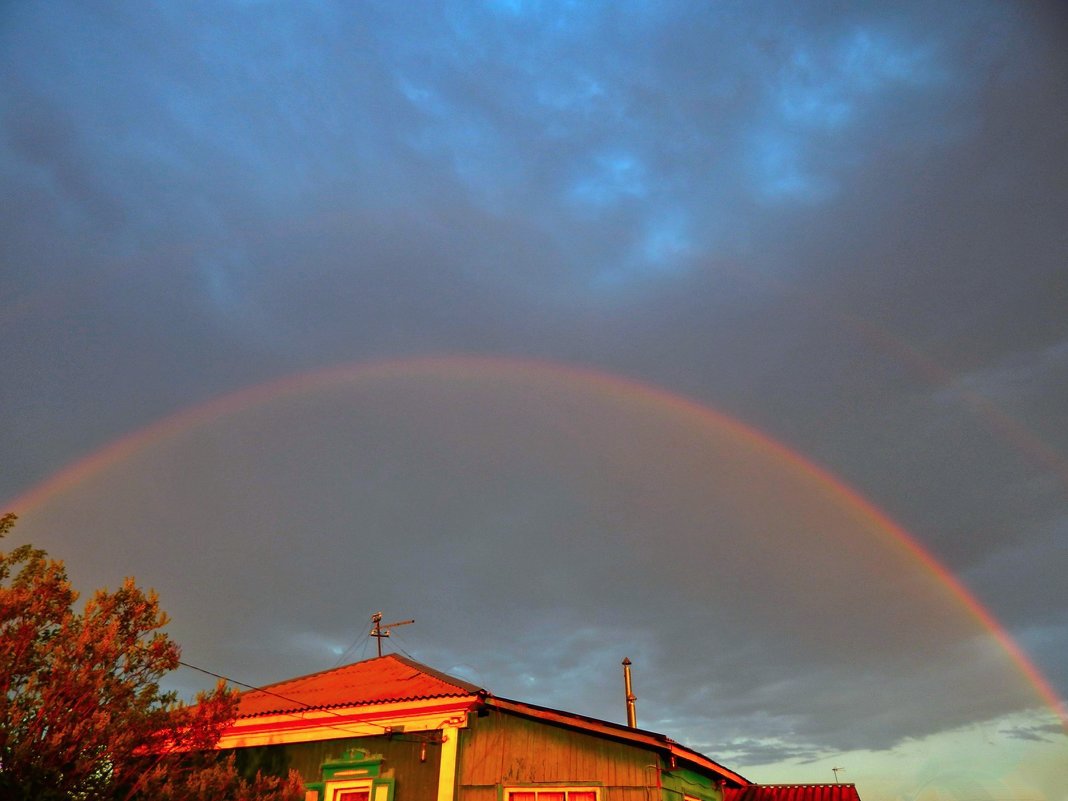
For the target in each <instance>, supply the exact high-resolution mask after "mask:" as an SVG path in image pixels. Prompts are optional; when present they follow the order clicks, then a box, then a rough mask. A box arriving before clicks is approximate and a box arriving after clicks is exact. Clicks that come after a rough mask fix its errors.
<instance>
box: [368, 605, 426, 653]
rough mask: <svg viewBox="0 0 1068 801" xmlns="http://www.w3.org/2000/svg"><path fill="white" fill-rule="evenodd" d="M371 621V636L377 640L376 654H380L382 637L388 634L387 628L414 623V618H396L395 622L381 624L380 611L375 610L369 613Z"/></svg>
mask: <svg viewBox="0 0 1068 801" xmlns="http://www.w3.org/2000/svg"><path fill="white" fill-rule="evenodd" d="M371 622H372V623H374V625H373V626H372V627H371V636H372V637H374V638H375V639H376V640H378V655H379V656H382V638H383V637H388V636H389V630H390V629H391V628H393V627H394V626H407V625H408V624H409V623H414V622H415V618H414V617H413V618H412V619H411V620H398V621H397V622H396V623H387V624H386V625H384V626H383V625H382V613H381V612H375V613H374V614H373V615H371Z"/></svg>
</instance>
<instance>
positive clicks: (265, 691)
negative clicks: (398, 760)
mask: <svg viewBox="0 0 1068 801" xmlns="http://www.w3.org/2000/svg"><path fill="white" fill-rule="evenodd" d="M178 664H179V665H181V666H183V667H187V668H189V669H190V670H196V671H199V672H200V673H204V674H206V675H208V676H214V677H215V678H217V679H222V680H223V681H225V682H228V683H230V684H236V685H237V686H238V687H245V688H247V689H249V690H253V691H255V692H260V693H263V694H264V695H270V696H272V697H274V698H278V699H280V700H282V701H286V702H287V703H290V704H296V705H297V706H302V707H304V708H306V709H310V710H314V711H316V712H323V713H325V714H327V715H333V716H334V717H336V718H344V715H339V714H338V713H337V712H334V711H333V710H332V709H325V708H323V707H318V706H313V705H312V704H309V703H306V702H305V701H300V700H298V699H296V698H289V697H287V696H284V695H281V694H280V693H276V692H273V691H272V690H268V689H265V688H263V687H257V686H256V685H255V684H249V683H248V682H244V681H238V680H237V679H233V678H230V677H229V676H224V675H223V674H221V673H215V672H214V671H211V670H207V669H205V668H202V667H197V666H196V665H191V664H190V663H189V662H184V661H182V660H181V659H179V660H178ZM277 714H279V715H288V716H290V717H294V718H297V719H299V720H304V719H305V718H304V715H303V713H297V712H281V711H280V712H278V713H277ZM363 722H364V723H366V724H367V725H368V726H377V727H378V728H380V729H382V731H384V732H385V731H389V729H390V727H389V726H384V725H382V724H381V723H375V722H374V721H371V720H366V721H363ZM323 725H324V726H326V727H327V728H329V729H335V730H337V731H343V732H345V733H346V734H351V735H353V736H354V737H365V736H367V735H366V733H365V732H360V731H356V730H354V729H347V728H345V727H344V726H338V725H333V724H330V723H324V724H323Z"/></svg>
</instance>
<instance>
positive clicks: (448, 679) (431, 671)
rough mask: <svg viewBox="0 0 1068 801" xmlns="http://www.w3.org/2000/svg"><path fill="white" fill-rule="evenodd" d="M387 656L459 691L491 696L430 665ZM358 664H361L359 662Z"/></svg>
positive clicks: (482, 688) (485, 691)
mask: <svg viewBox="0 0 1068 801" xmlns="http://www.w3.org/2000/svg"><path fill="white" fill-rule="evenodd" d="M386 656H391V657H393V658H394V659H396V660H397V661H398V662H401V663H402V664H405V665H407V666H408V667H410V668H413V669H414V670H418V671H419V672H420V673H425V674H426V675H427V676H431V677H433V678H435V679H438V680H439V681H443V682H445V683H446V684H451V685H452V686H453V687H455V688H456V689H458V690H463V691H464V692H469V693H474V694H476V695H477V694H483V695H488V694H489V690H487V689H486V688H484V687H479V686H478V685H477V684H472V683H471V682H469V681H464V680H463V679H461V678H457V677H456V676H452V675H450V674H448V673H444V672H442V671H440V670H437V669H436V668H432V667H430V665H424V664H423V663H422V662H416V661H415V660H414V659H410V658H409V657H405V656H401V655H400V654H386ZM382 658H383V659H385V658H386V657H385V656H383V657H382ZM356 664H359V663H358V662H357V663H356Z"/></svg>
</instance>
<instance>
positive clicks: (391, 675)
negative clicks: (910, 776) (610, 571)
mask: <svg viewBox="0 0 1068 801" xmlns="http://www.w3.org/2000/svg"><path fill="white" fill-rule="evenodd" d="M437 698H440V699H456V700H457V701H460V703H464V702H463V701H461V700H460V699H469V701H470V702H471V703H472V704H473V705H477V706H481V707H483V708H484V707H491V708H496V709H499V710H501V711H504V712H511V713H513V714H519V715H524V716H527V717H531V718H536V719H538V720H542V721H545V722H547V723H551V724H555V725H558V726H566V727H569V728H573V729H579V730H583V731H587V732H589V733H591V734H595V735H599V736H602V737H611V738H614V739H617V740H624V741H627V742H631V743H634V744H640V745H644V746H646V747H651V748H655V749H657V750H658V751H660V752H661V753H663V754H664V755H665V757H671V758H677V759H680V760H683V761H684V762H688V763H690V764H692V765H694V766H697V767H700V768H704V769H705V770H709V771H711V772H712V773H713V774H715V775H718V776H719V777H721V778H722V779H724V780H726V782H727V783H729V784H742V785H747V784H748V783H749V782H748V780H747V779H745V777H743V776H740V775H739V774H737V773H735V772H734V771H732V770H729V769H728V768H725V767H724V766H722V765H720V764H719V763H718V762H715V761H714V760H711V759H709V758H708V757H706V756H704V755H703V754H700V753H698V752H697V751H693V750H692V749H689V748H686V747H685V746H682V745H679V744H678V743H676V742H675V741H674V740H672V739H670V738H669V737H666V736H664V735H663V734H657V733H656V732H651V731H646V730H644V729H632V728H629V727H627V726H623V725H620V724H618V723H609V722H608V721H603V720H597V719H596V718H589V717H586V716H584V715H577V714H575V713H573V712H564V711H562V710H558V709H550V708H548V707H540V706H535V705H534V704H527V703H524V702H522V701H511V700H508V699H506V698H498V697H496V696H493V695H491V694H490V693H489V692H488V691H487V690H484V689H482V688H481V687H477V686H476V685H474V684H470V683H469V682H466V681H464V680H462V679H458V678H456V677H454V676H449V675H447V674H445V673H441V672H440V671H437V670H434V669H433V668H431V667H427V666H426V665H423V664H420V663H419V662H416V661H414V660H411V659H406V658H404V657H402V656H398V655H397V654H388V655H386V656H381V657H378V658H376V659H368V660H366V661H364V662H356V663H354V664H351V665H345V666H344V667H339V668H334V669H333V670H324V671H321V672H319V673H312V674H311V675H308V676H301V677H300V678H296V679H289V680H287V681H282V682H279V683H278V684H271V685H269V686H267V687H261V688H258V689H255V690H249V691H247V692H244V693H241V695H240V696H239V699H238V713H237V718H238V720H239V721H240V720H242V719H245V720H248V719H249V718H255V717H258V716H264V715H294V716H295V717H302V716H301V715H300V714H299V713H301V712H305V711H308V710H315V709H319V710H323V709H338V708H341V707H353V706H371V705H374V704H394V703H403V702H406V701H412V702H414V701H426V700H431V699H437ZM472 708H473V707H472ZM249 722H251V721H249ZM843 786H844V785H843ZM725 801H851V799H849V798H847V797H845V796H835V797H827V798H818V797H811V798H796V799H793V798H791V799H779V798H778V797H776V798H775V799H771V798H770V797H769V798H767V799H765V798H763V797H761V798H753V799H749V798H746V799H730V800H728V799H725ZM857 801H859V799H857Z"/></svg>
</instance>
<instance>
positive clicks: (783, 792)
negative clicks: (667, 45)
mask: <svg viewBox="0 0 1068 801" xmlns="http://www.w3.org/2000/svg"><path fill="white" fill-rule="evenodd" d="M723 801H860V795H859V794H858V793H857V788H856V785H853V784H750V785H749V786H748V787H724V788H723Z"/></svg>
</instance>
